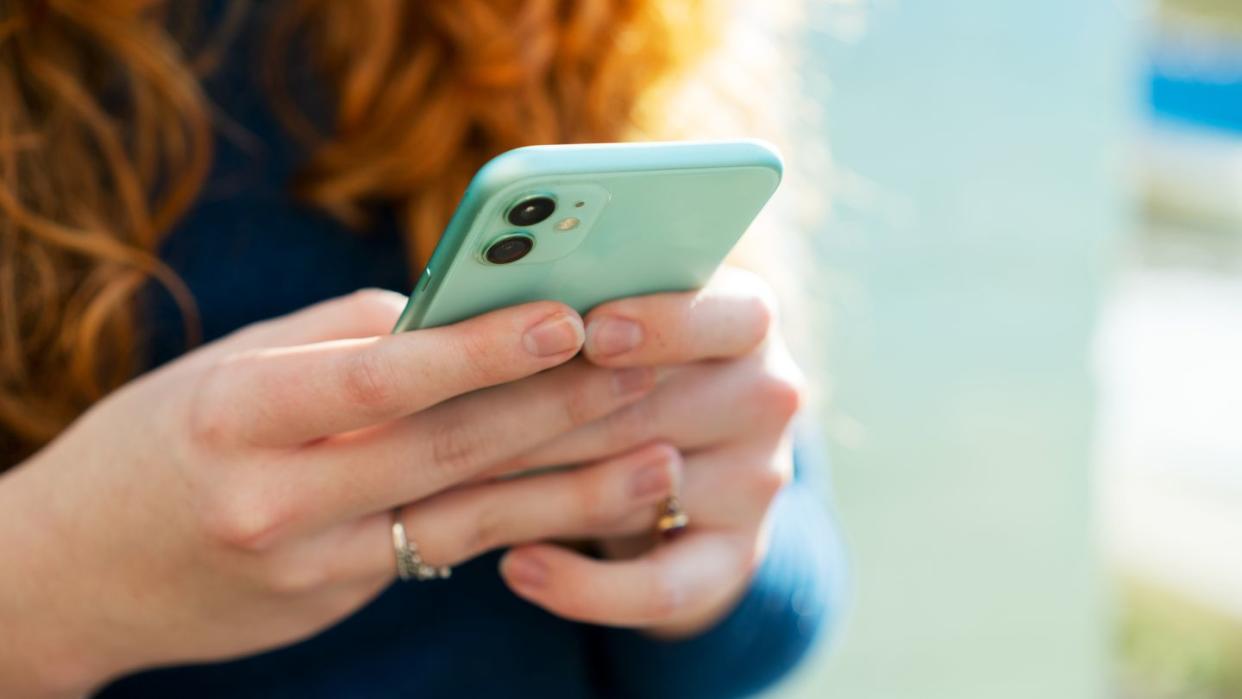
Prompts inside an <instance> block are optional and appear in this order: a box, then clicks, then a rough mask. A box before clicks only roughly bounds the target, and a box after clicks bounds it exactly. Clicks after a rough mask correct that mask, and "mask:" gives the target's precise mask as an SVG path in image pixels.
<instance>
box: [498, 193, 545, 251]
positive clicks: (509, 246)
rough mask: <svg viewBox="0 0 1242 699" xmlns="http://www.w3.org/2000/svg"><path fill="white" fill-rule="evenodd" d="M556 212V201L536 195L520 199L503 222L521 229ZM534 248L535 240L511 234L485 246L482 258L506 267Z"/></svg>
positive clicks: (541, 221)
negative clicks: (485, 250) (485, 249)
mask: <svg viewBox="0 0 1242 699" xmlns="http://www.w3.org/2000/svg"><path fill="white" fill-rule="evenodd" d="M555 211H556V200H555V199H553V198H552V197H547V196H543V195H536V196H533V197H527V198H525V199H522V200H521V201H519V202H518V203H516V204H514V205H513V206H512V207H511V208H510V209H509V211H508V212H507V213H506V214H505V220H506V221H508V222H509V223H510V224H512V225H514V226H519V227H522V228H525V227H528V226H533V225H535V224H538V223H543V222H544V221H546V220H548V217H550V216H551V215H552V214H553V213H554V212H555ZM534 247H535V239H534V238H532V237H531V236H529V235H527V234H525V233H513V234H511V235H506V236H504V237H503V238H501V239H500V240H497V241H496V242H494V243H492V244H491V245H489V246H487V252H485V253H484V254H483V257H484V258H486V259H487V261H488V262H490V263H492V264H494V265H507V264H509V263H512V262H517V261H518V260H520V259H522V258H523V257H526V255H528V254H529V253H530V251H531V250H532V249H533V248H534Z"/></svg>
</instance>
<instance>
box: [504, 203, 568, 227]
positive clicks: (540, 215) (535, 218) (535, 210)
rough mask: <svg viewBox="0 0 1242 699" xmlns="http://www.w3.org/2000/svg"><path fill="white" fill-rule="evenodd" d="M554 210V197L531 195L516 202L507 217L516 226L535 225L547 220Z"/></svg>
mask: <svg viewBox="0 0 1242 699" xmlns="http://www.w3.org/2000/svg"><path fill="white" fill-rule="evenodd" d="M553 211H556V201H554V200H553V199H552V197H544V196H538V197H530V198H527V199H523V200H522V201H519V202H518V203H516V204H514V205H513V208H512V209H509V214H508V216H507V217H506V218H508V219H509V223H512V224H513V225H515V226H533V225H535V224H536V223H539V222H540V221H544V220H547V218H548V217H549V216H551V215H552V212H553Z"/></svg>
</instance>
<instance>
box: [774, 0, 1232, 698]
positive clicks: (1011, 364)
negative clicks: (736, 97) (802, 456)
mask: <svg viewBox="0 0 1242 699" xmlns="http://www.w3.org/2000/svg"><path fill="white" fill-rule="evenodd" d="M802 40H803V43H804V46H803V47H802V49H801V51H802V59H801V62H800V72H801V74H800V80H801V81H802V83H803V85H802V88H803V91H804V92H805V94H807V95H809V96H810V97H811V98H812V101H813V102H814V103H815V104H817V105H818V106H819V107H820V108H821V110H822V112H823V123H824V126H825V128H826V133H827V140H828V142H829V144H830V147H831V151H832V156H833V161H834V163H833V166H832V168H831V169H830V171H829V172H825V173H824V174H823V175H822V180H823V181H822V182H817V183H816V185H817V186H820V185H822V188H823V190H824V191H828V192H831V207H830V209H829V210H827V211H826V212H825V213H824V214H823V215H822V216H821V217H819V220H818V221H817V223H816V225H815V227H814V228H815V236H814V241H815V243H814V244H815V246H816V254H817V256H818V257H817V261H818V265H819V266H820V267H821V268H822V274H819V275H817V277H816V284H817V286H816V287H815V288H814V289H812V290H810V291H809V292H808V293H810V294H811V295H812V296H813V297H814V298H813V299H812V301H813V302H814V303H816V304H817V307H822V308H826V309H828V311H829V313H828V324H827V327H826V329H825V330H824V332H823V333H822V335H823V337H824V338H825V343H824V345H823V347H822V348H821V350H822V354H823V355H824V356H826V357H827V360H826V361H827V367H826V368H827V371H826V375H827V376H828V385H827V386H826V390H825V395H824V401H823V402H824V408H823V415H824V421H825V423H826V433H827V435H828V437H829V442H830V450H831V453H832V458H833V462H834V463H833V468H834V474H833V475H834V479H833V480H834V486H833V489H834V491H835V494H834V501H835V504H836V511H837V513H838V515H839V518H840V520H841V526H842V529H843V531H844V532H845V535H846V537H847V539H848V542H849V546H850V550H851V565H852V571H851V574H852V579H853V582H852V588H853V589H852V591H851V597H852V600H851V604H850V605H849V606H850V609H849V612H848V615H847V618H846V619H845V620H844V622H843V624H842V627H841V628H840V629H839V631H838V633H837V636H836V638H834V639H833V641H832V643H831V644H830V645H829V646H825V647H824V648H823V649H822V654H821V656H819V657H817V658H816V659H815V660H814V661H813V662H811V663H809V664H808V667H807V668H806V669H805V670H804V671H803V672H802V673H801V674H800V675H799V676H797V677H796V678H795V679H794V680H792V681H791V682H789V683H787V684H786V685H784V686H783V687H782V688H781V689H780V690H779V691H777V692H776V693H775V695H776V696H778V697H789V698H794V697H849V698H850V699H873V698H874V699H903V698H906V697H918V698H919V699H941V698H943V699H950V698H952V699H968V698H971V697H994V698H1003V699H1025V698H1027V697H1030V698H1032V699H1036V698H1038V699H1050V698H1056V699H1077V698H1079V697H1110V698H1114V697H1115V698H1126V699H1166V698H1173V697H1177V698H1183V697H1184V698H1190V699H1217V698H1226V697H1242V2H1239V1H1238V0H1161V1H1160V2H1154V3H1153V2H1147V3H1143V2H1138V0H1088V1H1086V2H1084V1H1083V0H1041V1H1039V2H1031V1H1027V2H1017V1H1015V0H1007V1H1003V2H986V1H984V0H936V1H935V2H927V1H925V0H873V1H871V2H864V1H859V2H852V3H851V2H810V3H808V6H807V10H806V23H805V26H804V27H803V29H802ZM805 137H806V138H819V134H808V135H806V136H805Z"/></svg>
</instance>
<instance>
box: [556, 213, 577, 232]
mask: <svg viewBox="0 0 1242 699" xmlns="http://www.w3.org/2000/svg"><path fill="white" fill-rule="evenodd" d="M579 223H582V221H579V220H578V219H576V218H574V217H573V216H570V217H569V218H563V219H561V220H560V221H557V222H556V230H558V231H572V230H573V229H575V228H577V227H578V224H579Z"/></svg>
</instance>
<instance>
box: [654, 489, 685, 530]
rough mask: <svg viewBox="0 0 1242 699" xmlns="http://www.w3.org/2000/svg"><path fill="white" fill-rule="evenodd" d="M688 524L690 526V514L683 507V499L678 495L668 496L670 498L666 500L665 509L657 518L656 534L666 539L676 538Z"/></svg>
mask: <svg viewBox="0 0 1242 699" xmlns="http://www.w3.org/2000/svg"><path fill="white" fill-rule="evenodd" d="M688 526H690V515H688V514H686V511H685V510H684V509H682V507H681V501H680V500H678V499H677V496H676V495H670V496H668V499H667V500H665V501H664V511H663V512H662V513H661V514H660V518H659V519H658V520H656V534H657V535H658V536H659V537H660V538H662V539H665V540H668V539H674V538H676V537H677V536H678V535H679V534H681V533H682V532H683V531H685V529H686V527H688Z"/></svg>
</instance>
